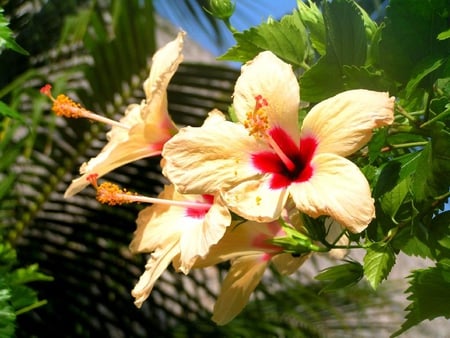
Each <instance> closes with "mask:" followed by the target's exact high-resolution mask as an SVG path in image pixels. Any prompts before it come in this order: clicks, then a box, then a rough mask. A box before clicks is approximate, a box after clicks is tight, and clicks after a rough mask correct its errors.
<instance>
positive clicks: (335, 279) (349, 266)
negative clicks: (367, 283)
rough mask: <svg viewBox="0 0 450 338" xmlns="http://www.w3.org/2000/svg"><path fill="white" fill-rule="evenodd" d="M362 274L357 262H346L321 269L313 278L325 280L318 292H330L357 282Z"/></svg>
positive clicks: (361, 268)
mask: <svg viewBox="0 0 450 338" xmlns="http://www.w3.org/2000/svg"><path fill="white" fill-rule="evenodd" d="M362 276H363V267H362V266H361V264H359V263H358V262H348V263H346V264H341V265H336V266H332V267H329V268H326V269H324V270H322V272H320V273H319V274H318V275H317V276H315V279H317V280H320V281H327V282H329V284H327V285H326V286H325V287H324V288H322V290H321V291H320V292H332V291H336V290H339V289H342V288H345V287H349V286H352V285H355V284H356V283H358V282H359V281H360V280H361V278H362Z"/></svg>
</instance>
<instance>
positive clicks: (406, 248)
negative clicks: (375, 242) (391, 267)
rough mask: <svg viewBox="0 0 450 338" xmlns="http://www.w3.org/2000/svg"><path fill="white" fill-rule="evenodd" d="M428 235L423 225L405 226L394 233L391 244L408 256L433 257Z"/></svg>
mask: <svg viewBox="0 0 450 338" xmlns="http://www.w3.org/2000/svg"><path fill="white" fill-rule="evenodd" d="M428 237H429V234H428V232H427V230H426V229H425V228H423V227H418V226H415V227H405V228H402V229H401V230H400V231H399V232H398V233H397V234H396V235H395V237H394V239H393V240H392V241H391V245H392V247H394V248H395V249H396V250H401V251H402V252H403V253H405V254H406V255H408V256H419V257H422V258H431V259H434V258H435V255H434V254H433V252H432V250H431V248H430V242H429V240H428Z"/></svg>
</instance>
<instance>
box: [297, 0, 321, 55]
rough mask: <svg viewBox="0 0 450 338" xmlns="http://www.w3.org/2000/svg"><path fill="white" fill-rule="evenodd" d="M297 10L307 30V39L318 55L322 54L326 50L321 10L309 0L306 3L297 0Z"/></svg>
mask: <svg viewBox="0 0 450 338" xmlns="http://www.w3.org/2000/svg"><path fill="white" fill-rule="evenodd" d="M298 10H299V12H300V17H301V19H302V21H303V23H304V24H305V26H306V27H307V29H308V31H309V39H310V40H311V44H312V46H313V48H314V49H315V50H316V51H317V52H318V53H319V54H320V55H324V54H325V52H326V37H325V36H326V35H325V25H324V23H323V15H322V12H321V11H320V10H319V8H318V7H317V5H316V4H315V3H314V2H312V1H311V0H308V5H306V3H305V2H303V1H298Z"/></svg>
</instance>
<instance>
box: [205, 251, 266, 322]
mask: <svg viewBox="0 0 450 338" xmlns="http://www.w3.org/2000/svg"><path fill="white" fill-rule="evenodd" d="M268 262H269V261H268V260H267V259H265V255H264V254H262V255H261V254H258V255H250V256H244V257H240V258H237V259H236V260H235V261H233V263H232V265H231V268H230V270H229V271H228V274H227V276H226V277H225V280H224V281H223V283H222V288H221V291H220V295H219V298H218V299H217V301H216V304H215V305H214V312H213V317H212V320H213V321H214V322H215V323H217V324H218V325H225V324H227V323H228V322H229V321H230V320H232V319H233V318H234V317H236V316H237V315H238V314H239V313H240V312H241V311H242V309H243V308H244V307H245V305H246V304H247V303H248V299H249V298H250V295H251V293H252V292H253V290H255V288H256V286H257V285H258V283H259V282H260V280H261V278H262V276H263V274H264V271H265V269H266V267H267V265H268Z"/></svg>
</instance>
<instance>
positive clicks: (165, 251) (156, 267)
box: [131, 242, 179, 307]
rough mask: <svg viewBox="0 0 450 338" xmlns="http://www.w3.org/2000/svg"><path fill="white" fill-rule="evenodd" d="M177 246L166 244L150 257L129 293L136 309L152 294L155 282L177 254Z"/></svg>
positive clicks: (175, 244) (175, 243)
mask: <svg viewBox="0 0 450 338" xmlns="http://www.w3.org/2000/svg"><path fill="white" fill-rule="evenodd" d="M177 244H178V243H177V242H172V243H168V244H167V245H166V246H165V247H164V248H162V249H158V250H156V251H155V252H153V253H152V254H151V255H150V258H149V259H148V261H147V264H146V265H145V271H144V273H143V274H142V276H141V277H140V278H139V281H138V282H137V284H136V285H135V287H134V288H133V290H132V291H131V295H132V296H133V297H134V298H135V301H134V304H135V305H136V306H137V307H141V306H142V303H144V301H145V300H146V299H147V298H148V296H149V295H150V293H151V292H152V289H153V287H154V285H155V282H156V281H157V280H158V278H159V277H160V276H161V275H162V273H163V272H164V271H165V270H166V269H167V267H168V266H169V264H170V262H171V261H172V259H173V258H174V257H175V256H176V255H177V254H178V253H179V247H178V245H177Z"/></svg>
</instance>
